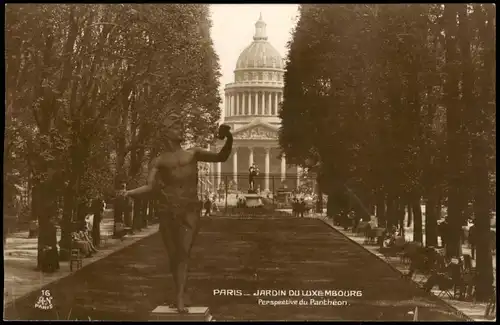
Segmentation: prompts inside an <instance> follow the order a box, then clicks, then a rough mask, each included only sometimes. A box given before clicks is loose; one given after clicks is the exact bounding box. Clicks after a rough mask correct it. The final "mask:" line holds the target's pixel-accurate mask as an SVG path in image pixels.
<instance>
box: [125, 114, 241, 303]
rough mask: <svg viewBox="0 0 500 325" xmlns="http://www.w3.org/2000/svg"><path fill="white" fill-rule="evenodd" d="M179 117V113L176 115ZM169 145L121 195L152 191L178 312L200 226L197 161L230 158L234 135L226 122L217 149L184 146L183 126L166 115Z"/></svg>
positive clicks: (220, 132) (219, 160) (132, 195)
mask: <svg viewBox="0 0 500 325" xmlns="http://www.w3.org/2000/svg"><path fill="white" fill-rule="evenodd" d="M179 118H180V117H179ZM168 122H169V125H167V126H168V133H169V134H168V138H169V139H170V140H169V143H168V149H167V151H165V152H163V153H162V154H161V155H160V156H159V157H157V158H156V159H154V160H153V162H152V164H151V169H150V172H149V176H148V180H147V185H144V186H142V187H138V188H136V189H133V190H129V191H125V192H124V193H123V195H124V196H130V197H136V196H139V195H142V194H146V193H152V194H153V195H155V196H156V198H157V200H158V210H157V211H158V212H157V213H158V215H159V219H160V233H161V236H162V239H163V243H164V245H165V247H166V248H167V253H168V256H169V264H170V271H171V273H172V276H173V279H174V284H175V291H176V301H175V303H174V304H173V305H172V304H170V306H171V307H176V308H177V310H178V311H179V312H180V313H185V312H187V308H186V302H185V297H184V292H185V285H186V280H187V263H188V259H189V256H190V253H191V248H192V246H193V242H194V239H195V237H196V235H197V233H198V230H199V221H200V216H201V208H202V202H201V201H200V200H199V199H198V193H197V188H198V167H197V162H198V161H203V162H224V161H226V160H227V159H228V158H229V155H230V154H231V149H232V146H233V136H232V134H231V132H230V127H229V126H228V125H224V124H223V125H221V126H220V127H219V132H218V138H219V139H221V140H223V139H226V143H225V144H224V147H223V148H222V149H221V151H220V152H218V153H215V152H210V151H206V150H203V149H200V148H192V149H188V150H183V149H182V148H181V143H182V126H181V125H180V124H179V123H177V121H175V120H172V119H171V118H170V119H169V121H168Z"/></svg>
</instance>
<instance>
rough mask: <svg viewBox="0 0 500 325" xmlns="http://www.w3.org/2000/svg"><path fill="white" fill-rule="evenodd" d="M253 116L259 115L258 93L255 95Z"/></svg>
mask: <svg viewBox="0 0 500 325" xmlns="http://www.w3.org/2000/svg"><path fill="white" fill-rule="evenodd" d="M254 97H255V115H258V114H259V93H258V92H256V93H255V96H254Z"/></svg>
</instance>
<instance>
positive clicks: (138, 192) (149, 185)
mask: <svg viewBox="0 0 500 325" xmlns="http://www.w3.org/2000/svg"><path fill="white" fill-rule="evenodd" d="M157 173H158V160H157V159H155V160H153V162H152V163H151V168H150V170H149V175H148V180H147V183H146V185H144V186H141V187H138V188H135V189H133V190H130V191H127V192H125V196H132V197H134V196H139V195H142V194H146V193H149V192H151V191H152V190H153V185H154V182H155V179H156V174H157Z"/></svg>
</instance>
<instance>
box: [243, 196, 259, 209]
mask: <svg viewBox="0 0 500 325" xmlns="http://www.w3.org/2000/svg"><path fill="white" fill-rule="evenodd" d="M245 204H246V207H247V208H255V207H259V206H262V205H263V204H262V200H261V198H260V195H258V194H245Z"/></svg>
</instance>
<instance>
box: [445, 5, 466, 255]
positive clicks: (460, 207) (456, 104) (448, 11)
mask: <svg viewBox="0 0 500 325" xmlns="http://www.w3.org/2000/svg"><path fill="white" fill-rule="evenodd" d="M459 6H461V5H457V4H446V5H445V8H444V14H443V20H444V24H445V35H446V36H445V39H446V42H445V50H446V53H445V59H446V65H445V74H446V83H445V96H444V99H445V105H446V123H447V146H448V216H447V220H448V228H447V229H448V231H447V232H448V233H447V234H446V238H447V239H446V254H447V255H448V256H449V257H453V256H456V257H458V256H459V255H460V252H461V243H460V235H461V232H462V223H463V216H464V195H463V194H464V193H463V192H464V190H465V189H464V188H463V187H464V186H465V182H464V181H465V180H464V177H463V175H464V167H463V166H464V164H465V163H466V156H465V153H464V142H463V141H464V139H463V130H462V129H463V124H464V119H463V112H462V105H461V104H460V94H459V81H460V78H459V68H458V67H457V62H459V59H460V58H459V56H458V55H457V45H458V44H457V37H458V33H457V10H458V8H459Z"/></svg>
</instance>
